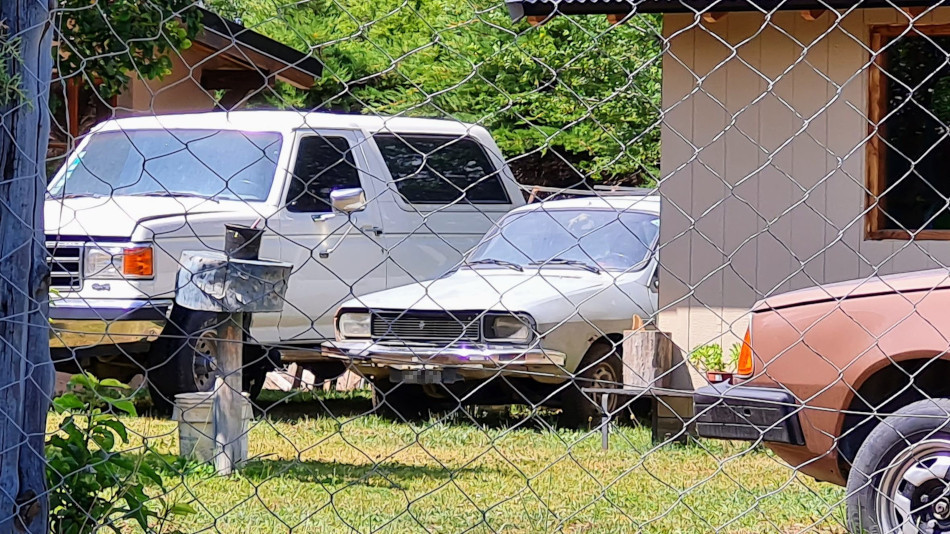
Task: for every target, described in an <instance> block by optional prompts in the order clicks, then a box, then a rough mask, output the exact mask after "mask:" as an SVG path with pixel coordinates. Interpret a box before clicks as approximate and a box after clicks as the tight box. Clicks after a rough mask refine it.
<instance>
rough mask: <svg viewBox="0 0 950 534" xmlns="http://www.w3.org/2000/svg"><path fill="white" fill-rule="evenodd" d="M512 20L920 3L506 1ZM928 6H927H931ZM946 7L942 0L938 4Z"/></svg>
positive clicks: (832, 0) (911, 3)
mask: <svg viewBox="0 0 950 534" xmlns="http://www.w3.org/2000/svg"><path fill="white" fill-rule="evenodd" d="M505 3H506V4H507V6H508V12H509V13H510V14H511V18H512V19H513V20H520V19H522V18H524V17H527V16H547V15H550V14H552V13H556V14H559V15H608V14H619V15H625V14H627V13H630V12H631V11H636V12H637V13H696V12H710V11H715V12H727V11H777V10H802V9H828V8H831V9H850V8H852V7H859V8H870V7H916V6H921V5H925V4H922V2H921V0H910V1H909V0H858V1H855V0H824V1H822V0H506V2H505ZM933 3H934V2H932V3H931V4H926V5H928V6H929V5H932V4H933ZM935 3H937V4H943V3H944V2H943V1H940V2H935Z"/></svg>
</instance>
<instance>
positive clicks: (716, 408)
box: [693, 382, 805, 445]
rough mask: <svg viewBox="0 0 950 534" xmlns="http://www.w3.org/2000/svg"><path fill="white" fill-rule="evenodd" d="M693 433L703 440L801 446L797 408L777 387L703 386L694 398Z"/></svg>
mask: <svg viewBox="0 0 950 534" xmlns="http://www.w3.org/2000/svg"><path fill="white" fill-rule="evenodd" d="M693 399H694V401H695V404H696V412H695V413H696V432H697V433H698V434H699V435H700V436H702V437H705V438H716V439H730V440H744V441H760V440H761V441H764V442H769V443H787V444H790V445H804V444H805V440H804V438H803V437H802V428H801V423H800V422H799V419H798V411H799V410H800V406H799V405H798V404H797V403H796V402H795V398H794V397H793V396H792V394H791V393H789V392H788V391H786V390H784V389H779V388H762V387H752V386H735V385H731V384H729V383H727V382H723V383H720V384H714V385H711V386H706V387H703V388H700V389H698V390H696V393H695V394H694V395H693Z"/></svg>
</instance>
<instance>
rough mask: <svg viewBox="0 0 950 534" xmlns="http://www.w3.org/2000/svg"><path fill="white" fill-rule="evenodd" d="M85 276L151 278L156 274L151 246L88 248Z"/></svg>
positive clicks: (84, 267) (94, 246) (84, 269)
mask: <svg viewBox="0 0 950 534" xmlns="http://www.w3.org/2000/svg"><path fill="white" fill-rule="evenodd" d="M85 256H86V257H85V260H84V262H83V276H84V277H86V278H151V277H152V276H154V274H155V262H154V255H153V253H152V247H151V246H148V245H146V246H125V245H122V246H101V245H91V246H87V247H86V255H85Z"/></svg>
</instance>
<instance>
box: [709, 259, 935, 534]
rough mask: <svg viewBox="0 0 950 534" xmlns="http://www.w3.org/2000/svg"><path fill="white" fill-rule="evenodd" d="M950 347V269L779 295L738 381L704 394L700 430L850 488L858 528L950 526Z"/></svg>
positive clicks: (750, 342) (765, 307)
mask: <svg viewBox="0 0 950 534" xmlns="http://www.w3.org/2000/svg"><path fill="white" fill-rule="evenodd" d="M948 349H950V270H947V269H943V270H936V271H925V272H919V273H911V274H902V275H894V276H885V277H880V278H877V277H875V278H869V279H864V280H860V281H854V282H844V283H839V284H832V285H825V286H821V287H816V288H811V289H806V290H801V291H795V292H792V293H787V294H783V295H778V296H775V297H772V298H769V299H767V300H765V301H762V302H759V303H758V304H756V306H755V307H754V308H753V313H752V321H751V325H750V328H749V331H748V332H747V334H746V341H745V343H744V344H743V348H742V352H741V356H740V358H739V362H738V365H737V367H738V369H737V370H738V374H737V376H738V378H733V379H732V380H731V381H729V382H722V383H719V384H715V385H712V386H708V387H705V388H701V389H699V390H697V392H696V396H695V399H696V413H697V424H696V427H697V431H698V433H699V434H700V435H701V436H704V437H711V438H721V439H738V440H752V441H762V442H765V443H766V445H767V446H768V447H769V448H771V449H772V450H774V451H775V452H776V453H777V454H778V455H779V456H781V457H782V458H783V459H784V460H785V461H786V462H788V463H789V464H791V465H792V466H793V467H795V468H796V469H798V470H800V471H801V472H803V473H806V474H808V475H811V476H813V477H815V478H816V479H818V480H824V481H828V482H832V483H835V484H839V485H847V488H848V497H847V503H848V521H849V526H850V528H851V529H852V531H853V532H870V533H875V534H876V533H885V532H887V533H890V532H900V533H907V532H927V533H938V532H939V533H946V532H950V487H948V484H950V354H948Z"/></svg>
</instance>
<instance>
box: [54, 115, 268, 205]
mask: <svg viewBox="0 0 950 534" xmlns="http://www.w3.org/2000/svg"><path fill="white" fill-rule="evenodd" d="M280 144H281V136H280V134H278V133H273V132H239V131H232V130H123V131H110V132H100V133H96V134H93V135H92V137H91V138H90V139H89V142H88V143H87V144H86V145H85V147H84V148H83V149H82V151H79V152H74V153H73V154H72V155H71V156H70V160H69V163H68V164H67V165H66V166H65V168H64V170H63V171H62V172H61V173H60V174H59V175H58V176H57V177H56V179H55V180H54V181H53V182H52V183H51V184H50V187H49V190H48V191H49V194H50V195H52V196H53V197H63V196H103V197H108V196H198V197H211V198H216V199H227V200H250V201H255V200H264V199H266V198H267V194H268V193H269V192H270V188H271V185H272V184H273V182H274V174H275V172H276V170H277V155H278V153H279V152H280Z"/></svg>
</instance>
